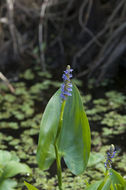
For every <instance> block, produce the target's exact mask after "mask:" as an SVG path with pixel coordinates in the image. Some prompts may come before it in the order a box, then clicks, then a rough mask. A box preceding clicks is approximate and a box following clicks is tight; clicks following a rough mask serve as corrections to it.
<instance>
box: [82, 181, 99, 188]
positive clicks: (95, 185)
mask: <svg viewBox="0 0 126 190" xmlns="http://www.w3.org/2000/svg"><path fill="white" fill-rule="evenodd" d="M101 183H102V180H101V181H97V182H95V183H93V184H91V185H89V186H88V187H86V188H85V189H84V190H97V189H98V187H99V185H100V184H101Z"/></svg>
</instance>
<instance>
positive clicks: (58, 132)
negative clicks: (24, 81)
mask: <svg viewBox="0 0 126 190" xmlns="http://www.w3.org/2000/svg"><path fill="white" fill-rule="evenodd" d="M65 103H66V101H63V102H62V105H61V111H60V119H59V124H58V129H57V134H56V138H55V142H54V147H55V155H56V164H57V176H58V185H59V190H63V189H62V168H61V157H60V155H59V152H58V146H57V140H58V137H59V134H60V131H61V128H62V122H63V112H64V107H65Z"/></svg>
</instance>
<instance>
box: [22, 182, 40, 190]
mask: <svg viewBox="0 0 126 190" xmlns="http://www.w3.org/2000/svg"><path fill="white" fill-rule="evenodd" d="M24 183H25V185H26V187H27V188H28V190H38V189H37V188H36V187H34V186H33V185H31V184H29V183H27V182H26V181H24Z"/></svg>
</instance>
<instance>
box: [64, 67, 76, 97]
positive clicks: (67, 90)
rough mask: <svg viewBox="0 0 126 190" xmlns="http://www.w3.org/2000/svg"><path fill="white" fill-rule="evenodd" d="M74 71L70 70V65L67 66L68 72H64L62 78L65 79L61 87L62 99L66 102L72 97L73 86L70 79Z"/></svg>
mask: <svg viewBox="0 0 126 190" xmlns="http://www.w3.org/2000/svg"><path fill="white" fill-rule="evenodd" d="M72 71H73V69H70V65H67V68H66V71H64V74H63V76H62V78H63V84H62V85H61V98H62V100H66V98H67V97H68V96H72V94H71V91H72V84H71V82H70V78H71V77H72V74H71V72H72Z"/></svg>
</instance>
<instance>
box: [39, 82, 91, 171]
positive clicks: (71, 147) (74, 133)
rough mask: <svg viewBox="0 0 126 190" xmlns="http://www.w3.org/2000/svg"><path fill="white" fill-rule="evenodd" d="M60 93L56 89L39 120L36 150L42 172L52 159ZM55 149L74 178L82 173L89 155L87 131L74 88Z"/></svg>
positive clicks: (85, 118) (78, 96)
mask: <svg viewBox="0 0 126 190" xmlns="http://www.w3.org/2000/svg"><path fill="white" fill-rule="evenodd" d="M60 92H61V90H60V89H59V90H58V91H57V92H56V93H55V94H54V96H53V97H52V98H51V99H50V101H49V103H48V104H47V106H46V109H45V111H44V114H43V117H42V122H41V126H40V134H39V142H38V149H37V161H38V165H39V167H40V168H41V169H48V168H49V167H50V166H51V164H52V162H53V161H54V159H55V152H54V140H55V137H56V133H57V127H58V123H59V117H60V109H61V98H60ZM58 149H59V151H60V153H61V156H63V157H64V160H65V162H66V165H67V166H68V168H69V169H70V170H71V171H72V172H73V173H74V174H80V173H82V172H83V171H84V170H85V168H86V166H87V163H88V158H89V153H90V128H89V123H88V120H87V117H86V114H85V112H84V109H83V104H82V101H81V98H80V94H79V91H78V89H77V88H76V86H75V85H73V91H72V97H68V98H67V100H66V105H65V110H64V115H63V124H62V129H61V134H60V137H59V139H58Z"/></svg>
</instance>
